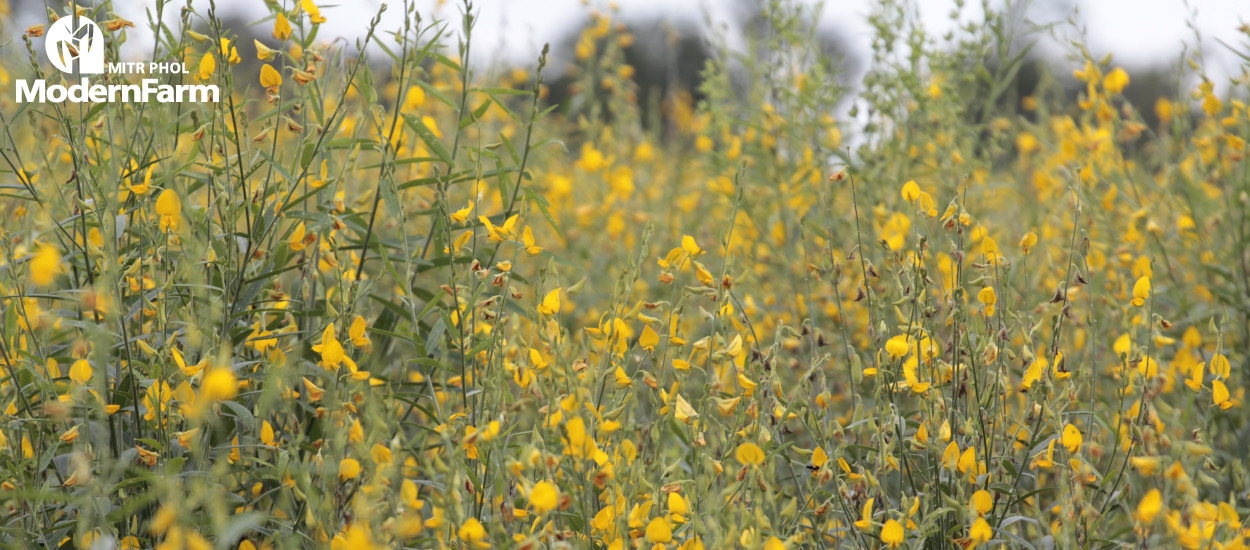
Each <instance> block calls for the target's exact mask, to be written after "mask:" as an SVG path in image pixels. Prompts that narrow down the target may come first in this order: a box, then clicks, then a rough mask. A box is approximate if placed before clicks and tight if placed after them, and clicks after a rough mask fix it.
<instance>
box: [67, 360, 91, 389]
mask: <svg viewBox="0 0 1250 550" xmlns="http://www.w3.org/2000/svg"><path fill="white" fill-rule="evenodd" d="M69 379H70V380H73V381H75V382H78V383H79V384H86V383H87V381H88V380H91V363H88V362H87V360H86V359H78V360H76V361H74V364H73V365H70V367H69Z"/></svg>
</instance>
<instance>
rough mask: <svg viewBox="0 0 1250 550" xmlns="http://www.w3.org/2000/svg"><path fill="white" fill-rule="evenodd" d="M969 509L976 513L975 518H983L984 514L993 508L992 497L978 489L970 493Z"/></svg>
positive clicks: (987, 492) (983, 490)
mask: <svg viewBox="0 0 1250 550" xmlns="http://www.w3.org/2000/svg"><path fill="white" fill-rule="evenodd" d="M971 505H972V506H971V508H972V510H973V511H975V512H976V513H977V516H978V517H980V516H984V515H985V514H986V512H989V511H990V509H992V508H993V507H994V497H992V496H990V492H989V491H986V490H985V489H980V490H978V491H977V492H975V493H972V502H971Z"/></svg>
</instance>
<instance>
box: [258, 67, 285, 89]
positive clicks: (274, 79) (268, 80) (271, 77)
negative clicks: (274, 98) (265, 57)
mask: <svg viewBox="0 0 1250 550" xmlns="http://www.w3.org/2000/svg"><path fill="white" fill-rule="evenodd" d="M260 85H261V86H263V87H265V88H268V89H270V90H275V91H276V90H277V89H278V86H281V85H282V73H279V72H278V70H277V69H275V68H273V65H270V64H268V63H266V64H264V65H261V66H260Z"/></svg>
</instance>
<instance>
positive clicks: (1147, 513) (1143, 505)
mask: <svg viewBox="0 0 1250 550" xmlns="http://www.w3.org/2000/svg"><path fill="white" fill-rule="evenodd" d="M1162 510H1163V495H1161V494H1160V493H1159V490H1158V489H1151V490H1150V491H1148V492H1146V494H1145V496H1143V497H1142V498H1141V501H1139V502H1138V503H1137V511H1136V512H1134V514H1133V517H1135V518H1137V521H1139V522H1141V523H1151V522H1153V521H1154V520H1155V517H1157V516H1158V515H1159V512H1160V511H1162Z"/></svg>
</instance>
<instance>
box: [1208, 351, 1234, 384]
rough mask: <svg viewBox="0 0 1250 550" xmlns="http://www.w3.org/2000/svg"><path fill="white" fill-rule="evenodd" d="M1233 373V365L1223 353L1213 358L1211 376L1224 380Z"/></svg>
mask: <svg viewBox="0 0 1250 550" xmlns="http://www.w3.org/2000/svg"><path fill="white" fill-rule="evenodd" d="M1231 372H1232V365H1231V364H1230V363H1229V362H1228V358H1227V357H1225V356H1224V354H1222V353H1217V354H1215V355H1212V356H1211V375H1212V376H1214V377H1216V378H1220V379H1224V378H1228V375H1229V374H1230V373H1231Z"/></svg>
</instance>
